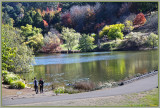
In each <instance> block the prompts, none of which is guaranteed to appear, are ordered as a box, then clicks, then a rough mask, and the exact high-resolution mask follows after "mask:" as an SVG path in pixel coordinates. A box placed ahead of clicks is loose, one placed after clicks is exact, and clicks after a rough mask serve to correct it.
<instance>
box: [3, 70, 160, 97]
mask: <svg viewBox="0 0 160 108" xmlns="http://www.w3.org/2000/svg"><path fill="white" fill-rule="evenodd" d="M156 74H158V70H154V71H151V72H148V73H146V74H141V75H139V76H136V77H132V78H130V79H128V80H123V81H119V82H112V83H107V84H105V85H104V86H101V87H99V88H97V89H95V90H92V91H98V90H103V89H112V88H117V87H120V86H123V85H128V84H131V83H133V82H135V81H138V80H141V79H145V78H148V77H151V76H154V75H156ZM157 87H158V86H157ZM92 91H85V92H80V93H87V92H92ZM65 94H68V93H64V94H58V95H65ZM76 94H79V93H76ZM68 95H69V94H68ZM37 96H38V97H39V96H40V97H41V96H42V97H43V96H56V94H55V93H54V92H53V90H46V91H44V93H42V94H40V93H38V94H36V93H35V91H34V88H31V87H25V88H24V89H9V88H7V85H4V84H2V98H3V99H7V98H10V99H12V98H30V97H37Z"/></svg>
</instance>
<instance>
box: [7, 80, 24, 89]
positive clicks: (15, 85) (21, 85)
mask: <svg viewBox="0 0 160 108" xmlns="http://www.w3.org/2000/svg"><path fill="white" fill-rule="evenodd" d="M9 88H12V89H24V88H25V84H24V83H23V82H22V81H20V80H17V81H13V82H11V84H10V86H9Z"/></svg>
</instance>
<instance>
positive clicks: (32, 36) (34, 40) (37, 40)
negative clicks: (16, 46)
mask: <svg viewBox="0 0 160 108" xmlns="http://www.w3.org/2000/svg"><path fill="white" fill-rule="evenodd" d="M21 30H22V32H21V35H22V36H24V37H25V44H27V45H28V46H29V47H30V48H33V50H34V52H37V51H38V50H39V49H40V48H41V47H42V44H43V35H42V34H41V31H42V30H41V29H40V28H36V27H32V25H29V24H26V26H21Z"/></svg>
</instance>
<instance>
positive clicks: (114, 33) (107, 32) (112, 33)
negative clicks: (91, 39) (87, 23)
mask: <svg viewBox="0 0 160 108" xmlns="http://www.w3.org/2000/svg"><path fill="white" fill-rule="evenodd" d="M123 29H124V24H114V25H110V26H108V25H106V26H105V27H104V28H103V29H102V30H101V31H100V32H99V36H100V38H102V37H103V36H107V37H108V38H109V39H110V40H115V41H116V39H117V38H119V39H123V32H122V30H123Z"/></svg>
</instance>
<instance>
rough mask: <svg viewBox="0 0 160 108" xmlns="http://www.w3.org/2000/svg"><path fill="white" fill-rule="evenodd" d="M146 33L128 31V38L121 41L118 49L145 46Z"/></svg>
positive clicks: (134, 48) (137, 48)
mask: <svg viewBox="0 0 160 108" xmlns="http://www.w3.org/2000/svg"><path fill="white" fill-rule="evenodd" d="M146 35H147V34H145V33H139V32H138V33H130V34H129V35H128V36H129V38H128V39H126V40H125V41H123V42H121V44H120V45H119V46H118V49H124V50H139V49H140V48H145V47H147V46H146V42H147V36H146Z"/></svg>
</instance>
